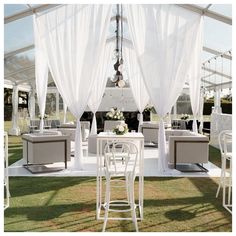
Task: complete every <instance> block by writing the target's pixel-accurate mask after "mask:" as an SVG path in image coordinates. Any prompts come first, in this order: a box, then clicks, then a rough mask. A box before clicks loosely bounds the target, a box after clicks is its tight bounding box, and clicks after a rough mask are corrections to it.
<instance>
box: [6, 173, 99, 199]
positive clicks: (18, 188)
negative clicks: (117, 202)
mask: <svg viewBox="0 0 236 236" xmlns="http://www.w3.org/2000/svg"><path fill="white" fill-rule="evenodd" d="M83 182H87V183H90V182H91V183H92V184H94V186H96V185H95V183H96V178H95V177H79V178H75V177H10V181H9V183H10V192H11V197H19V196H25V195H32V194H37V193H43V192H48V191H57V190H60V189H63V188H68V187H70V186H74V185H80V184H82V183H83ZM32 186H37V187H32ZM78 187H79V186H78Z"/></svg>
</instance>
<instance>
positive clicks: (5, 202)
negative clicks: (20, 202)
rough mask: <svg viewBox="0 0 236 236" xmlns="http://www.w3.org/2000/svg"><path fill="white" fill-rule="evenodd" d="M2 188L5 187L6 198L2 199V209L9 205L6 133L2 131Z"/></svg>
mask: <svg viewBox="0 0 236 236" xmlns="http://www.w3.org/2000/svg"><path fill="white" fill-rule="evenodd" d="M4 188H6V200H5V199H4V210H5V209H7V208H8V207H9V205H10V201H9V198H10V191H9V176H8V134H7V132H4Z"/></svg>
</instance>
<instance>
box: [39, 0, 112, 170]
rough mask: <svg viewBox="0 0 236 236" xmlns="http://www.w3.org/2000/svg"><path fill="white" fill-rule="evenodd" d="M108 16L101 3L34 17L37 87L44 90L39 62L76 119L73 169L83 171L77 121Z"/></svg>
mask: <svg viewBox="0 0 236 236" xmlns="http://www.w3.org/2000/svg"><path fill="white" fill-rule="evenodd" d="M110 16H111V5H101V4H100V5H95V4H91V5H79V4H76V5H72V4H70V5H63V6H60V7H57V8H56V9H54V10H52V11H49V12H47V13H42V14H37V15H35V29H37V30H35V32H36V33H35V40H36V41H37V42H38V44H37V45H36V47H37V48H36V54H39V56H41V54H42V56H41V57H39V56H38V60H37V61H36V68H37V71H38V70H39V69H42V71H41V74H40V73H39V71H38V73H36V80H37V85H38V87H40V89H41V87H43V89H42V90H43V91H44V90H46V87H47V86H46V84H45V82H44V78H41V77H45V75H44V73H45V71H46V69H44V67H43V66H41V65H40V63H47V64H46V65H45V67H47V66H48V67H49V70H50V72H51V74H52V77H53V79H54V81H55V84H56V87H57V89H58V91H59V93H60V94H61V96H62V98H63V100H64V101H65V103H66V105H67V106H68V109H69V110H70V112H71V113H72V114H73V115H74V116H75V117H76V119H77V126H76V135H75V162H74V168H75V169H82V168H83V163H82V157H83V154H82V139H81V124H80V118H81V116H82V114H83V112H84V110H85V108H86V106H87V103H88V99H89V96H90V92H91V88H92V86H93V83H94V79H95V78H96V74H95V73H96V71H97V66H98V65H99V63H98V62H99V58H100V55H101V53H102V52H103V50H104V49H105V43H106V38H107V32H108V25H109V22H110ZM40 59H41V60H40ZM42 61H43V62H42ZM104 63H107V62H104ZM43 69H44V70H43ZM37 92H38V91H37ZM38 96H39V97H41V96H42V97H43V98H41V100H44V103H45V97H44V93H42V94H41V93H38ZM44 106H45V104H44ZM42 107H43V105H42Z"/></svg>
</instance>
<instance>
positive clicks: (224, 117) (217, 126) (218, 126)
mask: <svg viewBox="0 0 236 236" xmlns="http://www.w3.org/2000/svg"><path fill="white" fill-rule="evenodd" d="M223 130H232V114H223V113H215V112H212V113H211V131H210V134H211V135H210V145H212V146H213V147H216V148H219V140H218V136H219V134H220V132H221V131H223Z"/></svg>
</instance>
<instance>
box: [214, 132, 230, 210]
mask: <svg viewBox="0 0 236 236" xmlns="http://www.w3.org/2000/svg"><path fill="white" fill-rule="evenodd" d="M230 132H232V131H231V130H223V131H221V133H220V134H219V136H218V141H219V147H220V153H221V176H220V182H219V186H218V189H217V192H216V197H218V195H219V192H220V188H221V187H223V206H224V207H225V206H226V207H232V204H231V192H232V137H229V136H228V135H227V134H228V133H230ZM227 162H229V168H227ZM226 187H228V194H227V195H228V197H227V201H226V191H225V189H226ZM227 210H228V208H227Z"/></svg>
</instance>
